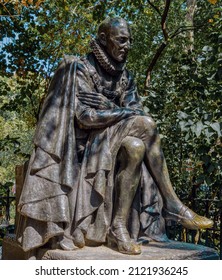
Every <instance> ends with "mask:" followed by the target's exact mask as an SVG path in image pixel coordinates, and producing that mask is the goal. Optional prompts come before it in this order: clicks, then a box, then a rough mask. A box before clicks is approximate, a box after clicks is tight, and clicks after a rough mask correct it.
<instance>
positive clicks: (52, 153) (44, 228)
mask: <svg viewBox="0 0 222 280" xmlns="http://www.w3.org/2000/svg"><path fill="white" fill-rule="evenodd" d="M130 45H131V32H130V28H129V25H128V24H127V22H126V21H125V20H124V19H121V18H111V19H110V18H108V19H106V20H105V21H103V22H102V23H101V24H100V26H99V28H98V34H97V38H96V39H93V40H92V42H91V50H92V51H91V52H90V53H89V54H88V55H86V56H85V57H83V58H77V57H74V56H69V57H65V59H64V60H63V61H62V62H61V64H60V65H59V67H58V69H57V71H56V72H55V75H54V78H53V79H52V82H51V85H50V88H49V93H48V96H47V97H46V100H45V102H44V105H43V108H42V112H41V114H40V118H39V122H38V125H37V129H36V134H35V137H34V144H35V149H34V152H33V154H32V156H31V159H30V161H29V167H28V170H27V174H26V178H25V181H24V185H23V191H22V194H21V197H20V202H19V208H18V210H19V212H20V215H21V221H20V223H19V228H18V230H17V239H18V241H19V242H20V243H21V245H22V247H23V249H24V250H25V251H29V250H32V249H35V248H39V247H41V246H43V245H44V246H47V244H49V243H50V240H54V244H57V246H59V248H62V249H64V250H74V249H76V248H77V247H78V248H81V247H84V246H85V245H88V246H90V245H91V246H92V245H93V246H95V245H100V244H107V245H108V246H116V248H117V250H118V251H119V252H121V253H124V254H140V253H141V246H140V245H139V242H138V238H139V237H141V236H147V237H148V238H150V239H152V240H157V241H167V237H166V234H165V219H172V220H174V221H177V222H179V223H180V224H182V225H183V226H184V227H186V228H188V229H201V228H209V227H211V226H212V221H211V220H209V219H207V218H205V217H202V216H199V215H197V214H196V213H194V212H193V211H192V210H190V209H189V208H188V207H186V206H185V205H184V204H183V203H182V202H181V201H180V200H179V198H178V197H177V195H176V193H175V192H174V189H173V187H172V184H171V182H170V178H169V174H168V170H167V165H166V162H165V158H164V155H163V152H162V150H161V147H160V138H159V135H158V132H157V127H156V124H155V122H154V120H153V119H152V118H151V117H150V116H149V115H147V114H146V113H144V111H143V107H142V104H141V101H140V97H139V95H138V92H137V88H136V85H135V83H134V80H133V77H132V76H131V74H130V73H129V72H128V71H127V70H126V68H125V63H126V57H127V53H128V50H129V48H130ZM55 240H56V241H55ZM50 244H52V242H51V243H50Z"/></svg>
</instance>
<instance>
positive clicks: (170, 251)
mask: <svg viewBox="0 0 222 280" xmlns="http://www.w3.org/2000/svg"><path fill="white" fill-rule="evenodd" d="M2 259H4V260H18V259H23V260H24V259H40V260H218V259H219V255H218V253H217V252H216V251H215V250H214V249H212V248H208V247H205V246H201V245H195V244H191V243H184V242H176V241H170V242H165V243H160V242H150V243H148V244H147V245H143V246H142V253H141V254H140V255H136V256H131V255H125V254H121V253H119V252H118V251H117V250H115V249H110V248H108V247H106V246H104V245H102V246H99V247H84V248H82V249H76V250H74V251H63V250H58V249H57V250H48V249H38V250H36V251H35V252H32V254H30V253H25V252H24V251H23V250H22V248H21V247H20V246H19V245H18V243H17V242H16V241H15V239H13V237H12V236H11V237H10V238H9V237H6V238H5V239H4V241H3V252H2Z"/></svg>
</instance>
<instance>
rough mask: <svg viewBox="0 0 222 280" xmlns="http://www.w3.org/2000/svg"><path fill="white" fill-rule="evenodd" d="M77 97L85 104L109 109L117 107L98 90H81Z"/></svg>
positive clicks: (100, 108)
mask: <svg viewBox="0 0 222 280" xmlns="http://www.w3.org/2000/svg"><path fill="white" fill-rule="evenodd" d="M77 97H78V99H79V100H80V101H81V102H82V103H83V104H84V105H87V106H90V107H92V108H95V109H99V110H107V109H114V108H116V106H115V104H114V103H113V102H111V101H110V100H109V99H108V98H107V97H105V96H104V95H102V94H101V93H98V92H89V93H88V92H80V93H78V94H77Z"/></svg>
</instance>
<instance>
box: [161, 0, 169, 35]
mask: <svg viewBox="0 0 222 280" xmlns="http://www.w3.org/2000/svg"><path fill="white" fill-rule="evenodd" d="M170 3H171V0H166V2H165V8H164V12H163V15H162V18H161V27H162V31H163V35H164V38H165V40H166V41H167V40H168V38H169V35H168V32H167V29H166V20H167V16H168V12H169V8H170Z"/></svg>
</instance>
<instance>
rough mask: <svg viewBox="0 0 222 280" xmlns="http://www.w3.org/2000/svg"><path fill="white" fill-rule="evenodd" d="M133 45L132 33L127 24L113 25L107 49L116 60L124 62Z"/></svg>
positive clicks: (107, 41) (107, 38) (107, 39)
mask: <svg viewBox="0 0 222 280" xmlns="http://www.w3.org/2000/svg"><path fill="white" fill-rule="evenodd" d="M130 45H131V34H130V31H129V28H128V26H127V24H125V23H120V24H119V25H118V26H112V27H111V28H110V32H109V34H108V35H107V37H106V51H107V53H108V54H109V55H110V56H111V57H112V58H113V59H114V60H116V61H118V62H124V61H125V60H126V57H127V54H128V50H129V48H130Z"/></svg>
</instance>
